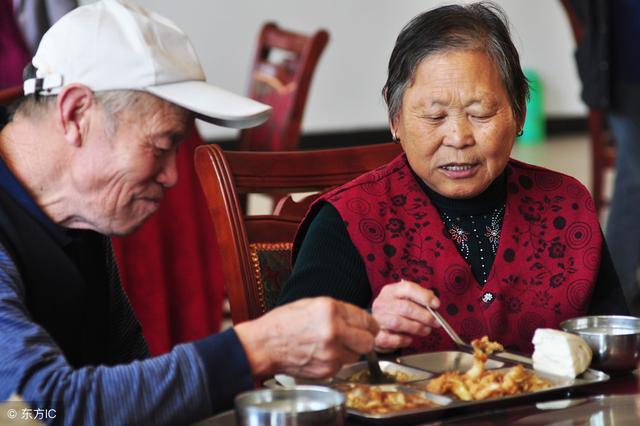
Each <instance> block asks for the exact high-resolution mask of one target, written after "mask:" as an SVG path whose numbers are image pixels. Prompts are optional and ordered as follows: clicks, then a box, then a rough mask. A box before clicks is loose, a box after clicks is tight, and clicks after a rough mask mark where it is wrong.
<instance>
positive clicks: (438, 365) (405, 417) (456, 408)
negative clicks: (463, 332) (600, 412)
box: [347, 351, 609, 424]
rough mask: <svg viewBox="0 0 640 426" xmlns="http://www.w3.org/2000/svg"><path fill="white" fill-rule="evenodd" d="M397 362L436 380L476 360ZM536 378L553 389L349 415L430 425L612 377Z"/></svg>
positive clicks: (505, 364)
mask: <svg viewBox="0 0 640 426" xmlns="http://www.w3.org/2000/svg"><path fill="white" fill-rule="evenodd" d="M397 361H398V363H399V364H401V365H407V366H410V367H412V368H416V369H419V370H424V371H425V372H427V373H429V374H430V375H431V376H432V377H435V376H438V375H440V374H441V373H443V372H446V371H459V372H465V371H467V370H468V369H469V368H470V367H471V364H472V361H473V356H472V355H471V354H468V353H466V352H460V351H445V352H432V353H426V354H417V355H408V356H403V357H399V358H398V359H397ZM516 364H517V363H516V362H510V361H507V360H505V361H498V360H492V359H489V360H487V362H486V364H485V368H486V369H487V370H495V371H506V370H508V369H509V368H511V367H513V366H514V365H516ZM523 367H524V368H525V370H526V371H529V372H531V371H533V369H532V366H531V365H530V364H529V365H527V364H526V363H524V364H523ZM535 374H536V375H537V376H539V377H541V378H544V379H547V380H548V381H549V382H550V383H551V385H552V386H551V387H549V388H546V389H541V390H538V391H534V392H529V393H522V394H518V395H511V396H504V397H499V398H492V399H486V400H480V401H462V400H459V399H457V398H456V397H454V396H449V395H433V394H430V393H429V392H425V396H426V397H427V398H431V399H433V400H434V402H437V403H438V405H435V406H433V407H418V408H411V409H407V410H401V411H393V412H389V413H368V412H365V411H360V410H354V409H351V408H347V412H348V413H349V415H351V416H353V417H354V418H357V419H359V420H362V421H365V422H368V423H384V424H393V423H396V422H400V423H402V422H410V421H428V420H434V419H437V418H442V417H444V416H450V415H454V414H463V413H464V412H472V411H476V410H478V409H489V408H499V407H505V406H510V405H514V404H520V403H524V402H529V401H539V400H545V399H548V398H552V397H557V396H558V395H560V396H562V394H565V395H567V394H568V393H569V391H571V390H573V389H575V388H578V387H581V386H586V385H591V384H593V383H599V382H604V381H607V380H609V376H608V375H607V374H605V373H603V372H601V371H597V370H592V369H589V370H587V371H585V372H584V373H582V374H581V375H580V376H578V377H576V378H575V379H571V378H567V377H561V376H555V375H551V374H545V373H541V372H538V371H536V372H535ZM427 382H428V379H426V380H422V381H419V382H413V383H410V384H407V385H406V386H400V388H401V390H403V389H406V388H407V387H411V388H417V389H421V387H422V386H423V385H426V383H427ZM385 386H388V385H385ZM432 395H433V397H436V398H440V399H436V398H433V397H432Z"/></svg>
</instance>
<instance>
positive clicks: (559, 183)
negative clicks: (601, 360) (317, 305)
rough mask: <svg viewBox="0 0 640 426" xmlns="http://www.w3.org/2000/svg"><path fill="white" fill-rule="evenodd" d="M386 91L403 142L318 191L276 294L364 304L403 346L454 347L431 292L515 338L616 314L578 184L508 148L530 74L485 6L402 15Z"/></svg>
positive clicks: (461, 326) (387, 342)
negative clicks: (378, 161)
mask: <svg viewBox="0 0 640 426" xmlns="http://www.w3.org/2000/svg"><path fill="white" fill-rule="evenodd" d="M383 95H384V99H385V101H386V103H387V105H388V109H389V120H390V127H391V133H392V135H393V139H394V140H396V141H398V143H400V144H401V145H402V148H403V150H404V154H403V155H401V156H399V157H398V158H396V159H395V160H393V161H392V162H391V163H389V164H387V165H386V166H383V167H381V168H379V169H377V170H374V171H373V172H370V173H367V174H365V175H363V176H360V177H359V178H357V179H355V180H354V181H352V182H350V183H348V184H346V185H344V186H342V187H340V188H338V189H336V190H334V191H332V192H330V193H328V194H326V195H325V196H324V197H322V199H320V200H319V201H318V202H316V203H315V204H314V206H313V207H312V208H311V210H310V212H309V213H308V216H307V218H306V219H305V221H304V222H303V224H302V226H301V228H300V230H299V233H298V236H297V238H296V243H295V247H294V253H295V264H294V270H293V273H292V276H291V278H290V279H289V281H288V282H287V284H286V285H285V288H284V289H283V292H282V295H281V297H280V301H279V303H286V302H288V301H291V300H294V299H298V298H301V297H305V296H310V295H320V294H324V295H331V296H334V297H337V298H340V299H343V300H347V301H349V302H351V303H354V304H357V305H359V306H362V307H370V308H371V310H372V313H373V315H374V317H375V318H376V319H377V320H378V322H379V324H380V326H381V328H382V331H381V332H380V333H379V334H378V336H377V338H376V345H377V347H378V348H379V349H381V350H390V349H395V348H405V349H406V351H409V352H416V351H419V352H423V351H433V350H443V349H448V348H452V347H453V343H452V342H451V341H450V339H449V338H448V337H447V336H446V335H445V334H444V333H443V330H442V329H439V328H435V323H434V320H433V318H432V317H431V316H430V315H429V313H428V311H427V310H426V309H425V305H427V304H428V305H430V306H431V307H434V308H439V311H440V313H441V314H442V315H443V316H444V317H445V318H446V319H447V320H448V321H449V322H450V323H451V324H452V326H453V327H454V328H455V329H456V330H457V331H458V333H460V334H461V335H462V337H463V338H465V339H467V340H470V339H472V338H476V337H480V336H483V335H488V336H489V337H490V338H491V339H493V340H497V341H500V342H502V343H503V344H505V346H506V347H508V348H510V349H515V350H520V351H524V352H528V351H530V350H531V338H532V336H533V332H534V330H535V329H536V328H539V327H552V328H557V327H558V323H559V322H560V321H562V320H564V319H567V318H571V317H575V316H579V315H584V314H596V313H599V314H604V313H620V314H624V313H627V307H626V305H625V302H624V298H623V296H622V292H621V289H620V284H619V282H618V279H617V275H616V273H615V270H614V269H613V267H612V263H611V259H610V256H609V254H608V250H607V249H606V246H605V244H604V241H603V238H602V233H601V230H600V226H599V224H598V218H597V216H596V214H595V210H594V205H593V200H592V199H591V197H590V195H589V192H588V190H587V189H586V188H585V187H584V186H583V185H582V184H580V182H578V181H577V180H575V179H573V178H571V177H569V176H567V175H564V174H561V173H557V172H553V171H550V170H547V169H543V168H540V167H536V166H532V165H529V164H524V163H522V162H519V161H515V160H512V159H510V158H509V156H510V153H511V149H512V147H513V144H514V141H515V138H516V135H517V134H518V133H519V132H520V131H521V129H522V126H523V123H524V119H525V114H526V107H525V101H526V98H527V96H528V83H527V80H526V78H525V77H524V75H523V72H522V69H521V68H520V62H519V57H518V52H517V50H516V48H515V46H514V45H513V43H512V41H511V39H510V34H509V30H508V23H507V19H506V16H505V15H504V13H503V12H502V11H501V10H500V9H499V8H498V7H497V6H495V5H493V4H492V3H476V4H470V5H467V6H457V5H454V6H445V7H440V8H437V9H434V10H431V11H428V12H426V13H423V14H421V15H419V16H417V17H416V18H414V19H413V20H412V21H411V22H409V24H408V25H407V26H406V27H405V28H404V29H403V30H402V32H401V33H400V35H399V36H398V39H397V41H396V45H395V48H394V50H393V53H392V54H391V59H390V60H389V73H388V79H387V82H386V85H385V87H384V90H383Z"/></svg>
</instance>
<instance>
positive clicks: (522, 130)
mask: <svg viewBox="0 0 640 426" xmlns="http://www.w3.org/2000/svg"><path fill="white" fill-rule="evenodd" d="M522 135H524V129H520V131H518V133H516V136H522Z"/></svg>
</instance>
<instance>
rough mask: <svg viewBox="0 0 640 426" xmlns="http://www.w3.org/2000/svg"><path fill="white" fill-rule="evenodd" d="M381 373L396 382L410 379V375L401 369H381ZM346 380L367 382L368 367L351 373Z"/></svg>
mask: <svg viewBox="0 0 640 426" xmlns="http://www.w3.org/2000/svg"><path fill="white" fill-rule="evenodd" d="M382 374H384V376H385V377H387V378H389V379H391V380H393V381H394V382H396V383H404V382H408V381H410V380H411V376H409V374H407V373H404V372H402V371H383V372H382ZM347 381H348V382H354V383H369V369H367V368H365V369H364V370H360V371H358V372H356V373H353V374H352V375H351V376H349V378H348V379H347Z"/></svg>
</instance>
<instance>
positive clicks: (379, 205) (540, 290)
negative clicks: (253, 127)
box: [297, 155, 602, 353]
mask: <svg viewBox="0 0 640 426" xmlns="http://www.w3.org/2000/svg"><path fill="white" fill-rule="evenodd" d="M506 173H507V201H506V205H505V211H504V217H503V222H502V231H501V234H500V240H499V242H498V248H497V252H496V257H495V261H494V263H493V266H492V267H491V270H490V272H489V276H488V277H487V281H486V283H484V284H483V285H481V284H480V283H478V282H477V281H476V279H475V277H474V276H473V273H472V272H471V268H470V266H469V264H468V263H467V262H466V261H465V260H464V258H463V257H462V256H461V255H460V253H459V252H458V251H457V249H456V246H455V242H454V241H453V240H452V239H451V235H450V234H449V232H448V230H447V228H446V226H445V225H444V223H443V220H442V219H441V218H440V215H439V214H438V211H437V210H436V208H435V207H434V206H433V204H432V203H431V201H430V199H429V198H428V196H427V195H426V194H425V193H424V191H423V190H422V189H421V188H420V185H419V184H418V182H417V181H416V178H415V177H414V175H413V173H412V172H411V170H410V169H409V165H408V163H407V160H406V157H405V156H404V155H401V156H399V157H398V158H396V159H395V160H393V161H392V162H391V163H389V164H387V165H385V166H383V167H381V168H378V169H376V170H374V171H372V172H370V173H367V174H365V175H362V176H360V177H359V178H357V179H355V180H353V181H352V182H350V183H348V184H346V185H343V186H342V187H340V188H337V189H335V190H334V191H331V192H329V193H327V194H325V196H324V197H323V199H324V200H326V201H327V202H329V203H331V204H333V205H334V206H335V208H336V209H337V210H338V212H339V213H340V215H341V216H342V218H343V220H344V222H345V225H346V227H347V230H348V233H349V236H350V238H351V240H352V241H353V243H354V245H355V247H356V248H357V250H358V252H359V253H360V255H361V256H362V259H363V260H364V263H365V267H366V269H367V275H368V277H369V281H370V284H371V289H372V293H373V297H376V296H377V295H378V294H379V293H380V290H381V289H382V287H383V286H385V285H388V284H390V283H393V282H397V281H399V280H400V279H402V278H404V279H407V280H411V281H414V282H416V283H418V284H420V285H422V286H423V287H425V288H429V289H431V290H433V292H434V293H435V294H436V295H437V296H438V297H439V298H440V301H441V308H440V312H441V314H442V315H443V316H444V317H445V318H446V319H447V320H448V321H449V322H450V323H451V324H452V326H453V327H454V328H455V329H456V330H457V331H458V333H459V334H461V336H462V337H463V338H464V339H466V340H467V341H470V340H471V339H473V338H477V337H481V336H483V335H488V336H489V337H490V338H491V339H492V340H496V341H499V342H502V343H503V344H504V345H505V346H506V347H507V348H508V349H511V350H517V351H522V352H525V353H530V352H531V351H532V344H531V338H532V337H533V332H534V331H535V329H536V328H540V327H552V328H557V326H558V324H559V323H560V322H561V321H563V320H565V319H567V318H572V317H575V316H579V315H583V314H584V313H585V312H586V310H587V307H588V304H589V301H590V298H591V293H592V291H593V287H594V285H595V281H596V278H597V271H598V269H599V265H600V253H601V244H602V237H601V232H600V227H599V223H598V220H597V216H596V214H595V208H594V204H593V200H592V199H591V196H590V194H589V192H588V191H587V189H586V188H585V187H584V186H583V185H582V184H581V183H579V182H578V181H577V180H575V179H574V178H571V177H569V176H566V175H563V174H560V173H556V172H553V171H550V170H547V169H543V168H539V167H536V166H531V165H528V164H524V163H521V162H518V161H515V160H510V162H509V164H508V165H507V170H506ZM312 215H313V209H312V211H311V213H310V215H309V217H307V218H306V219H305V222H308V221H310V220H311V217H312ZM304 229H305V225H303V226H302V227H301V233H302V234H303V233H304ZM297 241H301V236H300V235H299V236H298V237H297ZM453 348H454V345H453V343H452V342H451V340H450V339H449V338H448V337H447V336H446V334H445V333H444V331H443V330H442V329H434V330H433V332H432V333H431V334H430V335H429V336H427V337H426V338H418V337H416V338H414V342H413V344H412V346H411V347H409V348H407V349H406V350H405V352H406V353H412V352H427V351H435V350H447V349H453Z"/></svg>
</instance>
